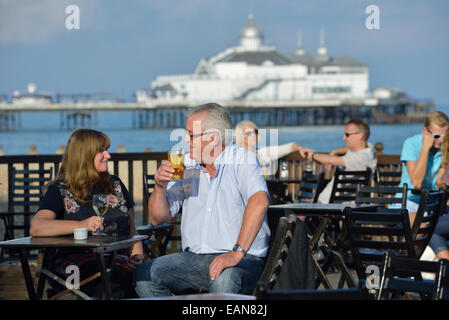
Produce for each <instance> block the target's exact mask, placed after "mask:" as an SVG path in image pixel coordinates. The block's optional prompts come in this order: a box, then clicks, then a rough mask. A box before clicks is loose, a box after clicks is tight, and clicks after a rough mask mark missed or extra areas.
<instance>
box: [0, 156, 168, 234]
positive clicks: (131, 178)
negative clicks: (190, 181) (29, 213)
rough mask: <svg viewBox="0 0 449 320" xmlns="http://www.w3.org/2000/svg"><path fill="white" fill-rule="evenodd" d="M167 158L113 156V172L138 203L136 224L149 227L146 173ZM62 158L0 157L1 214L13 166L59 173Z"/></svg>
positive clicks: (110, 169) (111, 166)
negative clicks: (145, 197) (145, 188)
mask: <svg viewBox="0 0 449 320" xmlns="http://www.w3.org/2000/svg"><path fill="white" fill-rule="evenodd" d="M165 159H167V153H166V152H145V153H111V160H109V162H110V163H111V164H110V167H109V171H110V173H112V174H114V175H117V176H118V177H120V179H121V180H122V181H123V183H124V184H125V186H126V187H127V188H128V191H129V193H130V194H131V195H132V197H133V199H134V201H135V202H136V207H137V210H136V218H137V217H139V218H140V219H136V224H137V225H140V224H147V223H148V216H147V215H146V214H143V212H148V204H147V203H142V199H143V198H144V197H143V195H144V192H145V190H144V188H143V174H144V173H147V174H154V173H155V172H156V169H157V168H158V167H159V166H160V164H161V161H162V160H165ZM61 160H62V156H61V155H20V156H0V211H6V210H8V209H9V208H8V198H9V183H10V180H11V179H10V177H11V172H12V168H13V166H14V167H16V168H17V169H38V168H39V169H48V168H53V172H55V176H56V175H57V173H58V170H59V167H60V163H61Z"/></svg>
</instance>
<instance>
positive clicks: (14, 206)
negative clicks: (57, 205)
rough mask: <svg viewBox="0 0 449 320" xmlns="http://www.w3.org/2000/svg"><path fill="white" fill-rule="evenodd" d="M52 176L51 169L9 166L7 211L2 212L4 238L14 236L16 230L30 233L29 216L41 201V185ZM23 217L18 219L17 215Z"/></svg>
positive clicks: (26, 234) (25, 233)
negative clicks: (22, 168)
mask: <svg viewBox="0 0 449 320" xmlns="http://www.w3.org/2000/svg"><path fill="white" fill-rule="evenodd" d="M52 178H53V169H52V168H50V169H43V168H42V169H36V170H31V169H24V170H18V169H16V168H15V167H11V168H10V171H9V181H8V212H5V213H2V218H3V221H4V224H5V236H4V239H3V240H4V241H5V240H10V239H14V238H15V231H16V230H23V232H24V236H25V237H28V236H29V235H30V220H31V219H30V218H31V216H32V215H34V213H35V212H36V210H37V207H38V206H39V202H40V201H41V199H42V197H43V194H42V187H43V186H44V185H45V184H46V183H48V182H50V181H51V179H52ZM20 216H22V217H23V221H21V220H22V219H19V217H20Z"/></svg>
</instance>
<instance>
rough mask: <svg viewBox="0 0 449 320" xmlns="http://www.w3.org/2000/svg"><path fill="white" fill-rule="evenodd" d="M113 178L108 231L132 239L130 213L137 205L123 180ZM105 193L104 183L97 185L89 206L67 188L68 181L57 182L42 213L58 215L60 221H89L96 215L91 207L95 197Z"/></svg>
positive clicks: (106, 221)
mask: <svg viewBox="0 0 449 320" xmlns="http://www.w3.org/2000/svg"><path fill="white" fill-rule="evenodd" d="M111 179H112V186H113V194H111V195H108V204H109V209H108V211H107V212H106V214H105V215H104V223H103V226H104V228H105V230H104V232H105V233H107V234H111V235H119V236H128V235H129V228H130V221H129V215H128V210H129V209H131V208H132V207H133V206H134V202H133V200H132V197H131V195H130V194H129V192H128V190H127V189H126V187H125V185H124V184H123V183H122V181H121V180H120V178H118V177H117V176H114V175H111ZM103 192H104V190H103V188H102V186H101V185H100V184H97V185H95V186H94V188H93V190H92V192H91V194H90V195H89V198H88V201H89V204H82V203H80V202H78V201H77V200H76V199H75V196H74V195H73V194H72V193H71V192H70V191H69V190H68V189H67V186H66V185H65V183H64V181H57V182H55V183H54V184H52V185H50V186H49V188H48V190H47V192H46V193H45V196H44V198H43V199H42V201H41V203H40V206H39V210H41V209H47V210H51V211H53V212H54V213H55V214H56V219H61V220H62V219H63V220H77V221H81V220H85V219H87V218H89V217H91V216H95V211H94V210H93V208H92V205H91V202H92V200H91V199H92V196H93V195H94V194H101V193H103Z"/></svg>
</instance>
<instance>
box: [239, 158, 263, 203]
mask: <svg viewBox="0 0 449 320" xmlns="http://www.w3.org/2000/svg"><path fill="white" fill-rule="evenodd" d="M246 156H247V159H248V161H247V162H246V161H238V164H237V165H236V166H235V172H236V175H237V183H238V188H239V192H240V194H241V195H242V197H243V200H244V202H245V204H247V203H248V200H249V198H251V196H252V195H253V194H255V193H256V192H258V191H265V192H266V193H267V196H268V188H267V183H266V181H265V178H264V176H263V173H262V170H261V168H260V165H259V161H258V160H257V156H256V154H255V153H253V152H249V151H247V152H246Z"/></svg>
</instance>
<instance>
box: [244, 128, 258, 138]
mask: <svg viewBox="0 0 449 320" xmlns="http://www.w3.org/2000/svg"><path fill="white" fill-rule="evenodd" d="M253 134H255V135H256V136H257V135H258V134H259V130H257V129H254V130H248V131H245V132H243V135H244V136H247V137H249V136H250V135H253Z"/></svg>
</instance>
